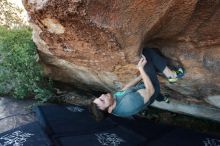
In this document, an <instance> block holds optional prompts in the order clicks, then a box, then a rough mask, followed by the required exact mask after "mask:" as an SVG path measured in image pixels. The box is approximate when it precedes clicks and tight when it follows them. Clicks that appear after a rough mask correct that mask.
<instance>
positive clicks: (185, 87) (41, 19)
mask: <svg viewBox="0 0 220 146" xmlns="http://www.w3.org/2000/svg"><path fill="white" fill-rule="evenodd" d="M23 4H24V6H25V8H26V10H27V11H28V14H29V16H30V22H31V23H32V27H33V30H34V33H33V39H34V41H35V43H36V44H37V46H38V51H39V56H40V60H41V62H42V64H43V65H44V69H45V73H46V74H47V75H48V76H50V77H52V78H53V79H55V80H59V81H63V82H67V83H71V84H74V85H75V86H78V87H80V88H88V89H95V90H107V91H114V90H116V89H117V88H119V87H120V86H121V85H122V84H123V83H125V82H128V81H129V80H131V79H132V78H134V77H135V76H136V74H137V69H136V67H135V64H136V63H137V60H138V59H139V57H140V54H141V51H142V48H143V47H156V48H159V50H160V51H161V52H162V53H163V54H164V55H165V56H166V57H167V58H169V59H170V64H175V65H182V66H184V68H185V69H186V76H185V78H184V79H183V80H181V81H179V82H178V83H177V84H176V85H172V84H169V83H167V82H166V81H164V79H161V81H162V82H163V86H166V87H168V88H169V89H172V90H175V91H178V92H179V93H181V94H183V95H186V96H190V97H195V98H200V99H202V98H205V97H207V96H210V95H219V94H220V1H219V0H202V1H198V0H181V1H179V0H126V1H125V0H62V1H57V0H23Z"/></svg>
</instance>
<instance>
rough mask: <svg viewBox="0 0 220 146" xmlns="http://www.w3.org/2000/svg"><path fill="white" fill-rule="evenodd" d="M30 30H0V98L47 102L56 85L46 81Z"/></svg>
mask: <svg viewBox="0 0 220 146" xmlns="http://www.w3.org/2000/svg"><path fill="white" fill-rule="evenodd" d="M31 37H32V30H31V29H30V28H27V27H24V28H14V29H7V28H4V27H0V95H5V94H7V95H13V96H14V97H16V98H18V99H23V98H25V97H30V96H35V98H36V99H38V100H40V101H46V100H47V98H48V97H50V96H51V95H52V92H51V91H52V84H51V82H49V81H48V80H47V79H45V78H44V77H43V73H42V68H41V66H40V65H39V64H38V63H37V62H36V60H37V58H38V56H37V51H36V46H35V44H34V42H33V41H32V38H31Z"/></svg>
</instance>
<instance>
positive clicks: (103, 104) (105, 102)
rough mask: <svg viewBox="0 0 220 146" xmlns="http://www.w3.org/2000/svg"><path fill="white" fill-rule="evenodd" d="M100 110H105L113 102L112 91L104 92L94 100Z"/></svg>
mask: <svg viewBox="0 0 220 146" xmlns="http://www.w3.org/2000/svg"><path fill="white" fill-rule="evenodd" d="M93 102H94V103H95V104H96V105H97V106H98V108H99V109H100V110H105V109H106V108H108V107H109V106H110V105H111V103H112V96H111V94H110V93H107V94H102V95H101V96H100V97H98V98H96V99H95V100H94V101H93Z"/></svg>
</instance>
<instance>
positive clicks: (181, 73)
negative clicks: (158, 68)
mask: <svg viewBox="0 0 220 146" xmlns="http://www.w3.org/2000/svg"><path fill="white" fill-rule="evenodd" d="M172 71H173V72H174V73H176V78H168V81H169V82H170V83H175V82H176V81H177V80H178V79H181V78H183V76H184V74H185V72H184V69H183V68H182V67H173V69H172Z"/></svg>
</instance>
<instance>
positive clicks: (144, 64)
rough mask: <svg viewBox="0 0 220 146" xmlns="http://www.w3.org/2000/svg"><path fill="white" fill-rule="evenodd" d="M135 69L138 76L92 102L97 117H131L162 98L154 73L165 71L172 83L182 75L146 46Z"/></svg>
mask: <svg viewBox="0 0 220 146" xmlns="http://www.w3.org/2000/svg"><path fill="white" fill-rule="evenodd" d="M137 68H138V70H139V72H140V75H139V76H138V77H137V78H136V79H134V80H132V81H131V82H129V83H128V84H126V85H125V86H124V87H123V88H122V89H121V90H120V91H118V92H115V93H114V94H111V93H107V94H102V95H101V96H100V97H98V98H95V99H94V100H93V101H92V102H91V105H90V111H91V112H92V114H93V115H94V116H95V118H96V120H101V119H102V118H103V113H104V112H106V113H111V114H113V115H116V116H120V117H130V116H132V115H134V114H137V113H138V112H140V111H141V110H143V109H144V108H145V107H147V106H149V105H150V104H152V103H153V102H154V100H155V99H161V98H163V96H162V94H160V84H159V81H158V78H157V73H162V74H164V75H165V77H166V78H167V79H168V81H169V82H175V81H177V80H178V78H182V77H183V75H184V71H183V69H182V68H181V67H179V68H176V69H175V70H171V69H170V68H169V67H167V64H166V60H165V58H163V57H162V56H160V55H159V54H157V53H156V52H155V51H154V50H153V49H149V48H145V49H143V54H142V57H141V59H140V61H139V62H138V64H137Z"/></svg>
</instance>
